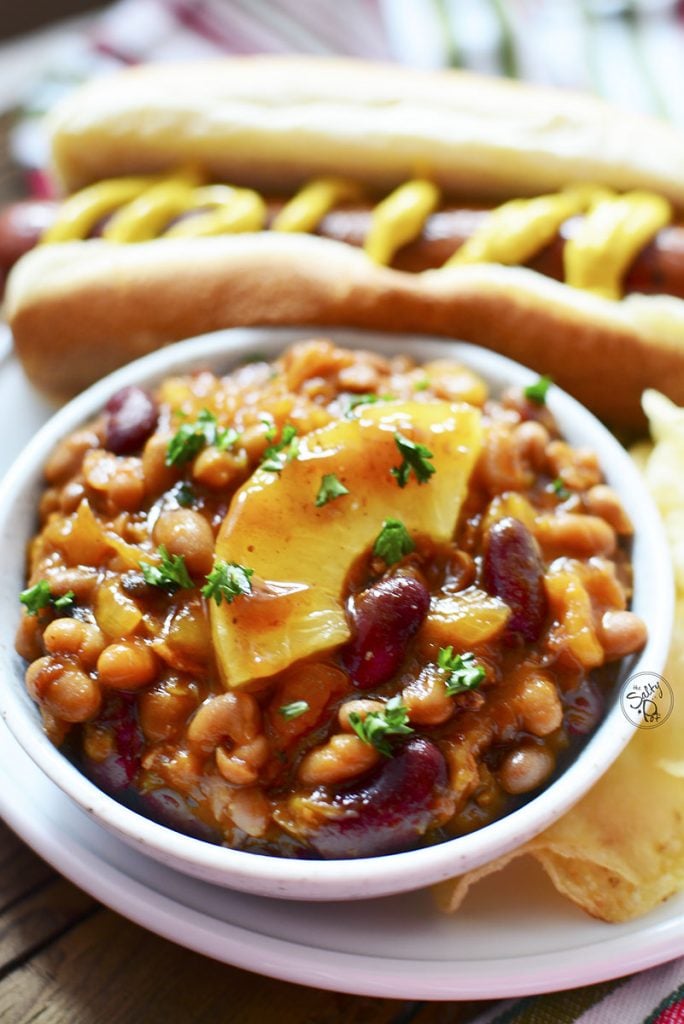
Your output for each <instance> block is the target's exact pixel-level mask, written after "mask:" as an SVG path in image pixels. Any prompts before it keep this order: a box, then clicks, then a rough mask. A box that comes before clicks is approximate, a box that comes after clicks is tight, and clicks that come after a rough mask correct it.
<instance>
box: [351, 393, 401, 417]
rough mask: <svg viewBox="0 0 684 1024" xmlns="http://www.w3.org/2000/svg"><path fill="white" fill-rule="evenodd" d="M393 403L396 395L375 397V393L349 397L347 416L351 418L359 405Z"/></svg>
mask: <svg viewBox="0 0 684 1024" xmlns="http://www.w3.org/2000/svg"><path fill="white" fill-rule="evenodd" d="M393 401H394V395H375V394H373V392H369V393H368V394H364V395H348V396H347V411H346V415H347V416H349V415H350V413H352V412H354V409H356V408H357V406H359V405H376V404H377V402H393Z"/></svg>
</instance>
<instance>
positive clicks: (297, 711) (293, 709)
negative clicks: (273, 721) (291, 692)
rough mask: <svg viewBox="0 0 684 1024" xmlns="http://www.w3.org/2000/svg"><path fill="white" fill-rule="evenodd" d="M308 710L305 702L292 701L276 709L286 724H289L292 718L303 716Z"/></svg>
mask: <svg viewBox="0 0 684 1024" xmlns="http://www.w3.org/2000/svg"><path fill="white" fill-rule="evenodd" d="M308 710H309V705H308V704H307V702H306V701H305V700H293V701H292V702H291V703H290V704H283V705H282V706H281V707H279V708H278V712H279V714H281V715H282V716H283V718H284V719H285V721H286V722H289V721H290V719H292V718H299V716H300V715H305V714H306V712H307V711H308Z"/></svg>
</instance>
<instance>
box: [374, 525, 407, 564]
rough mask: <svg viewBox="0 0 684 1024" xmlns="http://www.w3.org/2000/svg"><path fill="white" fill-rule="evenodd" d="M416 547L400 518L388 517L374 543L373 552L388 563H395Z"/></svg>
mask: <svg viewBox="0 0 684 1024" xmlns="http://www.w3.org/2000/svg"><path fill="white" fill-rule="evenodd" d="M415 547H416V545H415V544H414V543H413V541H412V539H411V534H410V533H409V532H408V530H407V529H406V527H405V526H404V524H403V523H402V522H401V521H400V520H399V519H386V520H385V521H384V523H383V524H382V530H381V531H380V533H379V534H378V538H377V540H376V541H375V544H374V545H373V554H374V555H377V556H378V558H382V559H383V561H384V562H385V563H386V564H387V565H394V563H395V562H400V561H401V559H402V558H403V557H404V555H410V553H411V552H412V551H414V550H415Z"/></svg>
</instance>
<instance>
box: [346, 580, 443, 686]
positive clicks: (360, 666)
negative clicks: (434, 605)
mask: <svg viewBox="0 0 684 1024" xmlns="http://www.w3.org/2000/svg"><path fill="white" fill-rule="evenodd" d="M429 607H430V594H429V592H428V589H427V587H426V586H425V584H424V583H421V581H420V580H418V579H416V578H415V577H414V576H390V577H389V578H387V579H383V580H380V582H379V583H375V584H374V585H373V586H372V587H369V588H368V590H365V591H364V592H363V593H362V594H360V595H359V597H358V598H357V601H356V607H355V609H354V636H353V639H352V640H351V642H350V643H349V644H348V645H347V647H346V648H345V650H344V651H343V654H342V658H343V662H344V665H345V667H346V668H347V670H348V671H349V673H350V674H351V676H352V679H353V682H354V684H355V685H356V686H359V687H360V688H361V689H368V688H370V687H372V686H379V685H380V684H381V683H384V682H386V681H387V680H388V679H390V678H391V677H392V676H393V675H394V673H395V672H396V671H397V670H398V668H399V666H400V665H401V663H402V661H403V659H404V655H405V653H406V647H407V644H408V642H409V640H410V639H411V637H413V636H415V634H416V633H417V632H418V629H419V628H420V626H421V624H422V622H423V619H424V618H425V616H426V615H427V613H428V609H429Z"/></svg>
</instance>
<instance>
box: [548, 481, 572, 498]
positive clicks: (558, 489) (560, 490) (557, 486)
mask: <svg viewBox="0 0 684 1024" xmlns="http://www.w3.org/2000/svg"><path fill="white" fill-rule="evenodd" d="M551 490H552V491H553V493H554V494H557V495H558V497H559V498H561V499H562V500H563V501H565V499H566V498H569V497H570V491H569V490H568V489H567V487H566V486H565V484H564V483H563V481H562V480H561V478H560V477H558V478H557V479H556V480H554V481H553V482H552V484H551Z"/></svg>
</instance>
